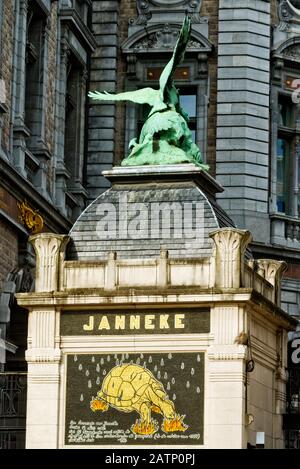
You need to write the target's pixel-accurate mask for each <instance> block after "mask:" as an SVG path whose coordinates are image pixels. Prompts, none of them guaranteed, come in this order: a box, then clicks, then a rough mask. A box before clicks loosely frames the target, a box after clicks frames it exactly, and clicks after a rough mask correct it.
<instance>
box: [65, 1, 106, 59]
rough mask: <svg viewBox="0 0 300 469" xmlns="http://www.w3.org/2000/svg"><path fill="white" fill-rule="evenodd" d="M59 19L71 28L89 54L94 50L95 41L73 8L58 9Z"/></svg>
mask: <svg viewBox="0 0 300 469" xmlns="http://www.w3.org/2000/svg"><path fill="white" fill-rule="evenodd" d="M59 17H60V20H61V21H62V22H65V23H68V24H69V25H70V26H71V28H72V29H73V30H74V32H75V33H76V35H77V37H78V38H79V39H80V40H81V41H82V42H83V44H84V46H85V47H86V48H87V49H88V50H89V51H90V52H93V51H94V50H95V48H96V47H97V43H96V40H95V38H94V36H93V34H92V32H91V31H90V30H89V28H88V27H87V26H86V25H85V24H84V22H83V21H82V20H81V18H80V16H79V14H78V13H77V11H76V10H75V9H74V8H65V9H60V11H59Z"/></svg>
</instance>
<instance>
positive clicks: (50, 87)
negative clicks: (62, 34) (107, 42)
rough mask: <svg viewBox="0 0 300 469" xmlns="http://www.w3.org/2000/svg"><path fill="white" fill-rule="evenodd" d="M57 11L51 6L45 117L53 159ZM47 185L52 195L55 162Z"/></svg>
mask: <svg viewBox="0 0 300 469" xmlns="http://www.w3.org/2000/svg"><path fill="white" fill-rule="evenodd" d="M57 9H58V3H57V2H54V3H52V5H51V13H50V32H49V45H48V82H47V109H46V116H45V140H46V145H47V147H48V150H49V151H50V153H51V155H52V158H53V157H54V154H53V153H54V135H55V129H54V115H55V85H56V75H57V73H58V70H57V53H56V52H57V40H58V38H57ZM47 166H48V168H47V170H48V172H47V176H48V177H47V179H48V180H47V185H48V190H49V192H50V193H52V191H53V183H54V180H55V171H54V164H53V161H51V160H50V161H49V162H48V163H47Z"/></svg>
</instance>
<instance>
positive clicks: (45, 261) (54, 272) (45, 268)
mask: <svg viewBox="0 0 300 469" xmlns="http://www.w3.org/2000/svg"><path fill="white" fill-rule="evenodd" d="M29 241H30V242H31V243H32V245H33V247H34V250H35V253H36V279H35V291H36V292H49V291H55V290H57V289H58V284H59V260H60V253H64V250H65V248H66V245H67V243H68V241H69V237H68V236H66V235H58V234H52V233H42V234H39V235H35V236H31V237H30V238H29Z"/></svg>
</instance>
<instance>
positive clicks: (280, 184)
mask: <svg viewBox="0 0 300 469" xmlns="http://www.w3.org/2000/svg"><path fill="white" fill-rule="evenodd" d="M287 148H288V142H287V141H286V140H284V139H283V138H278V139H277V189H276V193H277V210H278V212H282V213H285V210H286V187H285V186H286V184H285V180H286V174H285V171H286V170H285V168H286V162H287V161H286V160H287Z"/></svg>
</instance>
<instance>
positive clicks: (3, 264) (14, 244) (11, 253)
mask: <svg viewBox="0 0 300 469" xmlns="http://www.w3.org/2000/svg"><path fill="white" fill-rule="evenodd" d="M17 262H18V237H17V235H16V233H15V231H14V230H13V229H12V228H10V226H9V225H8V224H7V223H5V222H4V221H2V220H1V221H0V290H1V288H2V284H3V281H4V280H5V278H6V276H7V274H8V273H9V272H10V271H11V270H12V269H13V268H14V267H16V265H17Z"/></svg>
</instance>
